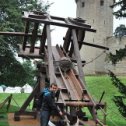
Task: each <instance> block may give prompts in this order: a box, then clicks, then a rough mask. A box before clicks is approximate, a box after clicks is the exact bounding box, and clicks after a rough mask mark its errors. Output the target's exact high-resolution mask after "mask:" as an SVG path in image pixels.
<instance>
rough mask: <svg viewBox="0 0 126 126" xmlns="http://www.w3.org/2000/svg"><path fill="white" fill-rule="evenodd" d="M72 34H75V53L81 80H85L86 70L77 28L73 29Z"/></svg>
mask: <svg viewBox="0 0 126 126" xmlns="http://www.w3.org/2000/svg"><path fill="white" fill-rule="evenodd" d="M72 36H73V44H74V54H75V56H76V60H77V65H78V71H79V76H80V78H81V80H83V79H84V72H83V68H82V62H81V56H80V52H79V47H78V41H77V36H76V30H75V29H72Z"/></svg>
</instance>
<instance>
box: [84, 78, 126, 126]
mask: <svg viewBox="0 0 126 126" xmlns="http://www.w3.org/2000/svg"><path fill="white" fill-rule="evenodd" d="M120 79H121V81H122V82H124V83H126V78H125V77H120ZM85 80H86V85H87V89H88V91H89V92H90V94H91V95H92V97H93V99H94V100H95V101H99V99H100V97H101V95H102V92H103V91H105V95H104V97H103V99H102V102H106V103H107V125H108V126H126V119H124V118H123V117H122V116H121V114H120V113H119V111H118V108H117V107H116V105H115V104H114V102H113V101H112V98H113V96H114V95H120V93H119V92H118V90H117V88H116V87H115V86H113V85H112V82H111V80H110V77H108V76H86V78H85Z"/></svg>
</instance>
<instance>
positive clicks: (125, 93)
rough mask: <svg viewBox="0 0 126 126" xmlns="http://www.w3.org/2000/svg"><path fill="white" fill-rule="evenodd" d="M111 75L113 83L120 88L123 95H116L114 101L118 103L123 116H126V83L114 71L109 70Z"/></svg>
mask: <svg viewBox="0 0 126 126" xmlns="http://www.w3.org/2000/svg"><path fill="white" fill-rule="evenodd" d="M109 76H110V77H111V80H112V84H113V85H114V86H115V87H117V88H118V90H119V92H120V93H121V94H122V95H121V96H114V98H113V101H114V102H115V104H116V105H117V107H118V109H119V111H120V113H121V114H122V116H124V117H126V103H125V102H124V99H125V98H126V85H124V84H123V83H122V82H121V81H120V80H119V79H118V78H117V77H116V76H115V74H114V73H113V72H111V71H109Z"/></svg>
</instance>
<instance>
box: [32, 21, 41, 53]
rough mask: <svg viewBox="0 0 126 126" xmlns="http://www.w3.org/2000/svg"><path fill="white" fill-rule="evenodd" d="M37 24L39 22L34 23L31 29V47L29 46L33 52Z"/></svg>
mask: <svg viewBox="0 0 126 126" xmlns="http://www.w3.org/2000/svg"><path fill="white" fill-rule="evenodd" d="M38 26H39V23H34V29H33V31H32V37H31V47H30V52H32V53H33V52H34V46H35V42H36V39H37V31H38Z"/></svg>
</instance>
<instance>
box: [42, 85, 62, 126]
mask: <svg viewBox="0 0 126 126" xmlns="http://www.w3.org/2000/svg"><path fill="white" fill-rule="evenodd" d="M57 90H58V86H57V85H56V84H55V83H52V84H51V85H50V87H49V88H44V90H43V91H42V94H41V99H40V100H41V103H40V104H41V112H40V124H41V126H48V122H49V119H50V115H51V112H52V111H57V112H58V113H59V115H61V116H62V115H63V113H62V112H61V111H60V110H59V109H58V107H57V106H56V104H55V99H54V98H55V96H54V94H55V93H56V91H57Z"/></svg>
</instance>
